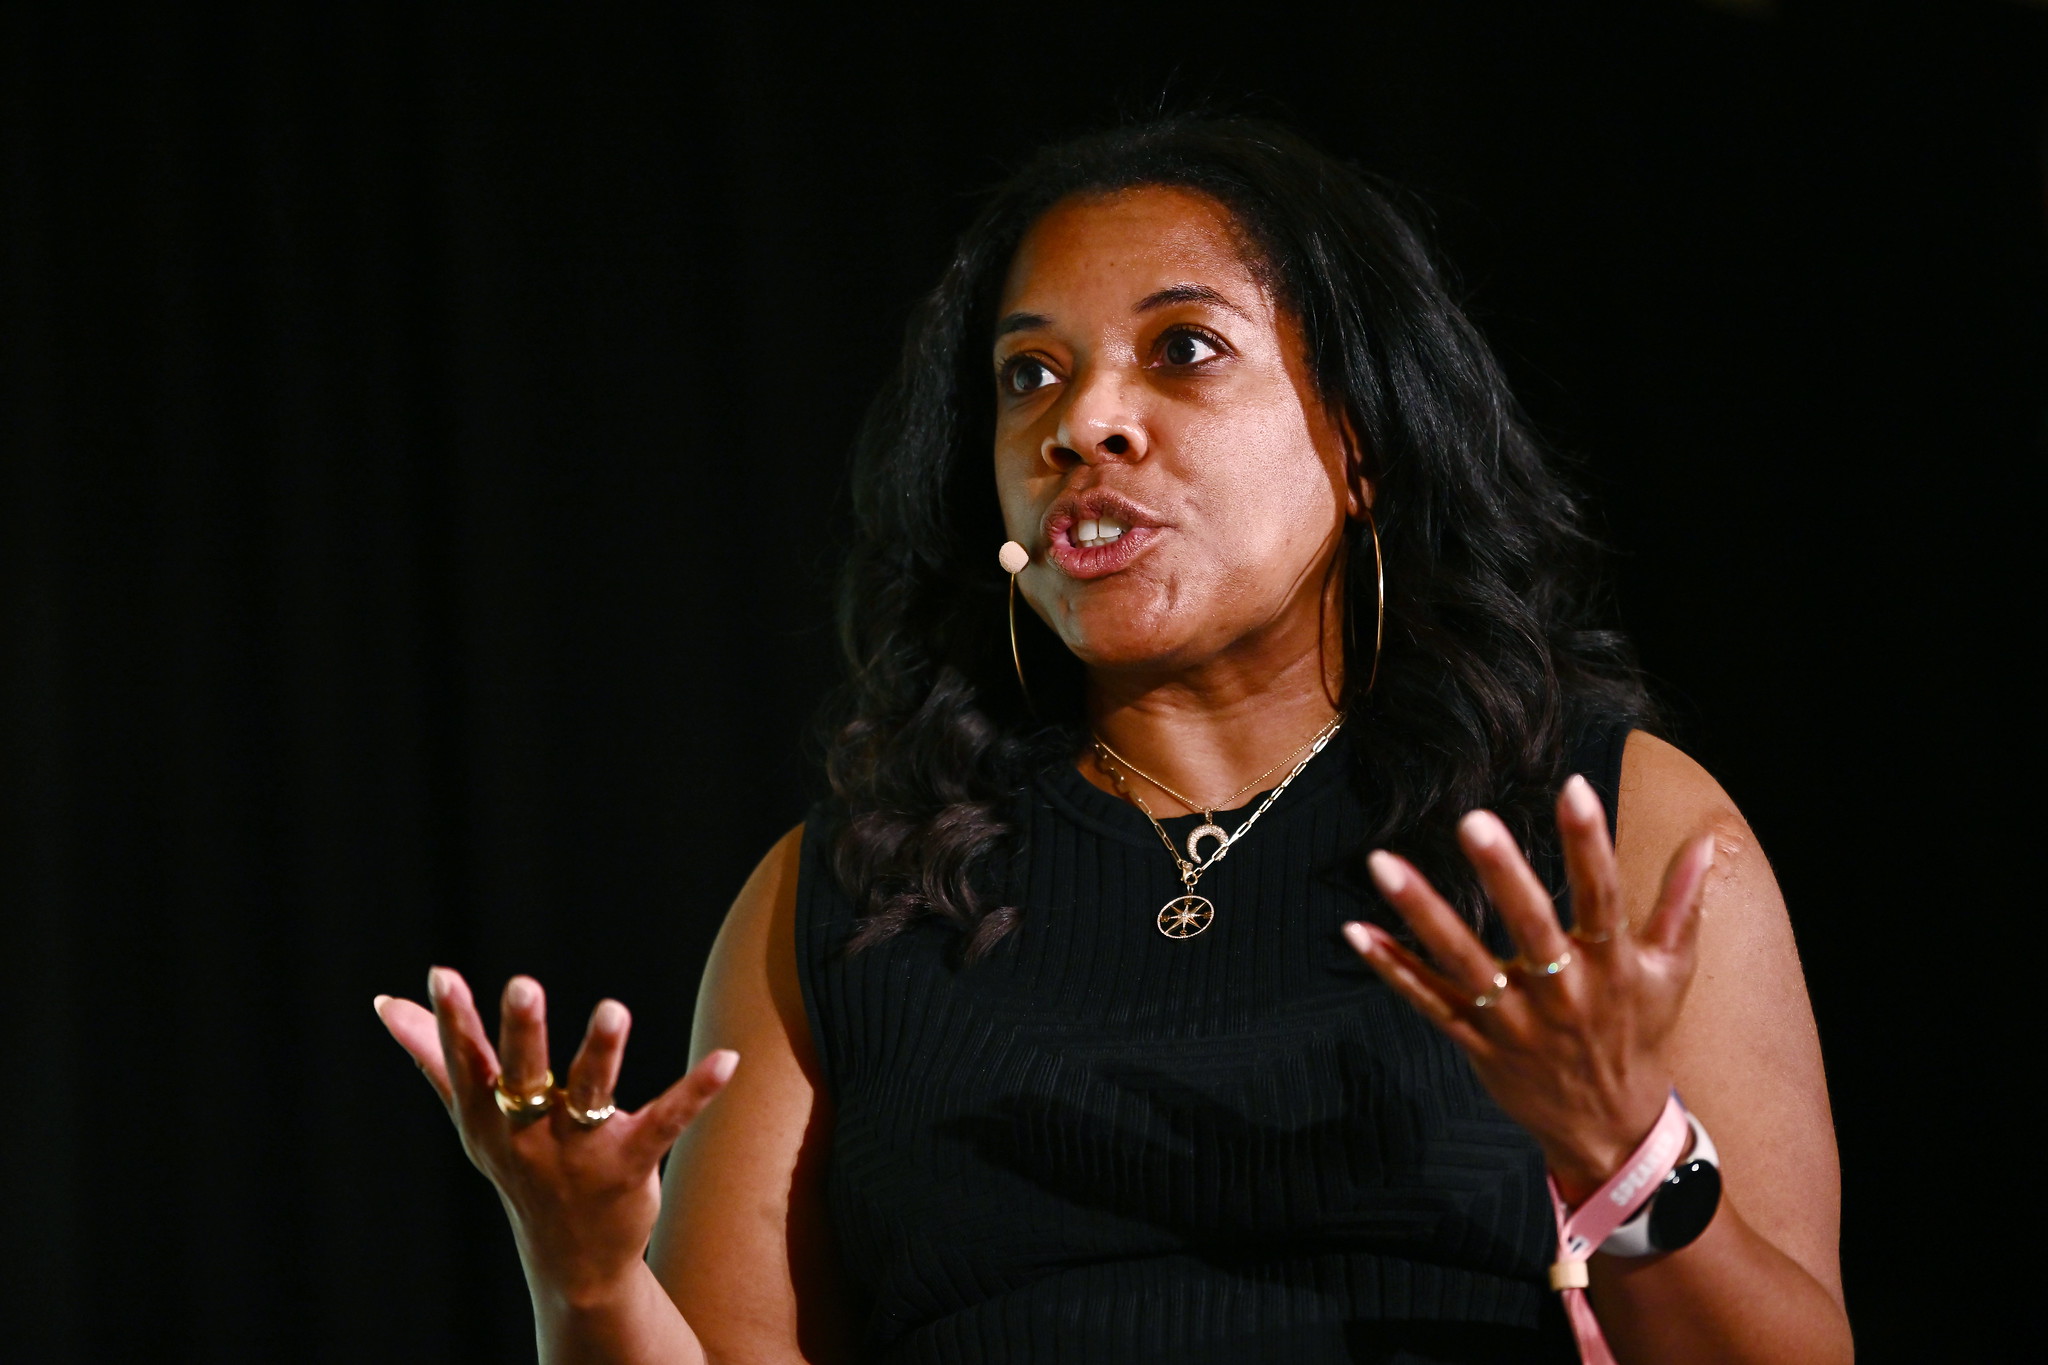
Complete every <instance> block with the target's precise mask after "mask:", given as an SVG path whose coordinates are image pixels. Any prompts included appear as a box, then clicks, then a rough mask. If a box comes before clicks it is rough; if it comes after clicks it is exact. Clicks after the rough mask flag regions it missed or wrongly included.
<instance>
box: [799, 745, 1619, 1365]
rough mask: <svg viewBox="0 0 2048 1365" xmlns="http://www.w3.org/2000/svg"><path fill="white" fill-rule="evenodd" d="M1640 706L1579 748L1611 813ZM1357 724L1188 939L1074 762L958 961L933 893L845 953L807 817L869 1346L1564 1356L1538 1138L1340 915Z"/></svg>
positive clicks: (1243, 1355)
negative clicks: (1009, 923)
mask: <svg viewBox="0 0 2048 1365" xmlns="http://www.w3.org/2000/svg"><path fill="white" fill-rule="evenodd" d="M1625 737H1626V730H1625V728H1609V729H1605V730H1601V731H1599V732H1597V733H1594V734H1592V735H1589V736H1588V741H1589V742H1587V743H1584V744H1581V745H1580V746H1579V749H1578V752H1577V753H1576V754H1575V766H1577V767H1578V768H1579V770H1580V771H1582V772H1584V773H1585V774H1586V776H1587V777H1588V779H1589V780H1591V781H1592V782H1593V783H1594V784H1595V786H1596V787H1597V788H1599V789H1600V792H1601V796H1602V798H1603V799H1604V800H1605V801H1606V803H1607V807H1608V810H1609V811H1610V819H1612V815H1611V812H1613V810H1614V808H1615V798H1614V792H1615V788H1616V785H1617V777H1618V773H1619V768H1620V762H1621V750H1622V744H1623V740H1624V739H1625ZM1344 741H1345V737H1344V735H1343V734H1342V733H1340V734H1339V736H1338V737H1337V739H1336V740H1334V741H1333V742H1332V743H1331V745H1330V746H1329V747H1328V748H1326V749H1325V750H1324V752H1323V753H1322V754H1320V755H1318V756H1317V757H1316V758H1315V759H1314V760H1312V761H1311V762H1310V763H1309V765H1308V767H1307V768H1306V769H1305V770H1303V772H1302V774H1301V776H1300V777H1298V778H1297V779H1296V780H1295V782H1294V784H1293V786H1291V787H1290V788H1288V790H1287V791H1286V792H1285V793H1284V794H1283V795H1282V796H1281V797H1280V799H1279V800H1278V801H1277V802H1276V803H1275V804H1274V805H1273V807H1272V809H1271V810H1269V811H1268V812H1267V813H1266V815H1265V816H1264V818H1263V819H1262V820H1261V821H1260V822H1259V824H1258V826H1257V827H1256V828H1255V829H1253V830H1252V831H1251V832H1250V833H1249V834H1248V835H1247V836H1246V837H1245V839H1244V841H1243V842H1242V843H1241V844H1239V845H1237V846H1236V847H1235V848H1233V849H1232V850H1231V853H1230V856H1229V857H1228V858H1226V859H1225V860H1224V861H1223V862H1221V863H1220V864H1218V865H1217V866H1216V867H1214V868H1213V869H1212V870H1211V871H1210V872H1209V873H1208V875H1207V876H1205V877H1204V878H1203V879H1202V883H1201V886H1200V888H1199V890H1200V892H1201V893H1202V894H1203V895H1206V896H1208V897H1209V898H1210V900H1211V901H1213V902H1214V903H1215V906H1216V917H1215V920H1214V922H1213V923H1212V924H1211V925H1210V926H1209V928H1208V929H1207V930H1206V931H1204V932H1203V933H1201V934H1199V935H1197V936H1195V937H1193V938H1188V939H1179V940H1176V939H1169V938H1166V937H1165V936H1163V935H1162V934H1161V933H1160V932H1159V929H1158V928H1157V926H1156V924H1155V922H1154V917H1155V915H1156V913H1157V911H1158V909H1159V907H1160V906H1161V905H1162V904H1164V903H1165V902H1166V901H1167V900H1169V899H1170V898H1172V897H1173V896H1175V895H1177V894H1179V891H1180V882H1179V878H1178V876H1177V875H1176V874H1175V871H1174V865H1173V862H1172V860H1171V859H1170V858H1169V857H1168V856H1167V853H1166V850H1165V849H1164V848H1163V847H1161V845H1160V843H1159V839H1158V836H1157V835H1156V834H1155V833H1154V832H1153V830H1152V827H1151V826H1150V825H1149V824H1148V823H1147V822H1146V820H1145V818H1144V816H1143V815H1141V814H1140V813H1139V812H1138V811H1136V810H1135V809H1133V808H1131V807H1130V806H1127V805H1126V804H1124V803H1123V802H1121V801H1119V800H1117V799H1116V798H1114V797H1111V796H1108V795H1106V794H1104V793H1103V792H1101V791H1099V790H1097V789H1096V788H1095V787H1093V786H1091V785H1089V783H1088V782H1087V780H1086V779H1084V778H1083V777H1081V775H1080V774H1079V773H1078V772H1075V771H1073V770H1072V769H1061V770H1060V771H1058V772H1055V773H1051V774H1048V775H1047V776H1045V777H1044V778H1042V779H1041V780H1040V781H1038V782H1037V783H1036V784H1035V785H1034V786H1033V787H1031V788H1030V789H1029V790H1027V791H1026V792H1024V793H1022V794H1021V795H1020V796H1019V797H1018V798H1017V807H1016V811H1017V819H1018V820H1019V822H1020V824H1021V826H1022V828H1023V830H1024V832H1025V838H1024V841H1023V844H1022V846H1021V847H1022V851H1021V853H1020V855H1019V856H1018V857H1017V858H1016V859H1015V861H1014V862H1013V863H1012V865H1011V866H1010V868H1009V871H1008V873H1007V878H1008V881H1007V886H1006V887H1005V890H1004V895H1005V899H1006V903H1008V904H1013V905H1017V906H1018V907H1020V909H1021V910H1022V917H1021V919H1020V921H1019V923H1018V926H1017V927H1016V928H1015V929H1014V930H1013V931H1012V932H1011V933H1010V934H1009V935H1008V936H1007V937H1006V938H1005V939H1004V940H1003V941H1002V942H1001V943H1000V944H999V945H998V947H997V948H996V949H995V951H994V952H993V953H992V954H991V955H990V956H988V957H987V958H985V959H984V960H982V961H981V962H978V963H976V964H975V965H973V966H971V967H966V968H959V967H956V966H954V965H952V964H953V949H954V947H955V944H956V942H957V937H958V936H957V932H956V931H954V930H952V929H949V928H947V927H945V926H942V925H939V924H936V923H930V922H927V923H923V924H920V925H918V926H916V927H914V928H912V929H911V930H909V931H908V932H906V933H904V934H901V935H899V936H897V937H896V938H894V939H891V940H889V941H887V942H885V943H883V944H881V945H880V946H877V947H875V948H871V949H869V950H867V951H865V952H862V953H860V954H857V955H854V956H851V957H848V956H847V955H845V954H844V953H843V952H842V951H841V947H842V945H843V944H844V942H845V940H846V938H847V936H848V934H849V933H850V931H851V927H852V922H853V909H852V905H851V903H850V901H849V900H848V898H847V897H846V896H845V895H844V894H843V893H842V892H841V891H840V889H839V888H838V887H837V886H836V885H835V883H834V880H833V878H832V876H831V874H830V872H829V871H828V869H827V865H826V850H825V849H824V848H823V847H822V846H821V841H820V840H819V839H814V838H812V837H809V834H808V832H807V836H806V838H805V841H804V852H803V870H802V873H801V876H800V879H799V882H798V891H797V898H798V911H797V914H798V952H799V955H800V958H801V961H800V963H799V968H800V972H801V977H802V982H803V989H804V999H805V1003H806V1006H807V1008H808V1009H809V1011H810V1016H811V1026H812V1029H813V1031H814V1033H815V1036H816V1039H817V1046H818V1052H819V1056H820V1058H821V1059H822V1062H823V1066H824V1070H825V1075H826V1079H827V1084H828V1086H829V1088H830V1090H831V1093H832V1098H833V1101H834V1106H835V1114H836V1117H835V1125H834V1130H833V1137H832V1151H831V1161H830V1173H829V1177H828V1192H829V1193H828V1197H829V1200H830V1206H831V1211H832V1217H833V1221H834V1224H835V1227H836V1228H837V1232H838V1236H839V1242H840V1250H841V1253H842V1255H843V1257H844V1260H845V1266H846V1272H847V1276H848V1279H849V1282H850V1283H851V1285H852V1286H853V1289H854V1291H855V1294H856V1296H857V1297H858V1298H859V1300H860V1301H861V1304H862V1307H863V1310H864V1313H865V1320H866V1346H867V1358H868V1359H871V1360H875V1361H884V1362H912V1361H931V1362H940V1361H943V1362H984V1361H986V1362H997V1361H1004V1362H1008V1361H1032V1362H1049V1361H1086V1362H1103V1363H1104V1365H1110V1363H1111V1362H1114V1365H1130V1363H1131V1362H1136V1361H1153V1360H1157V1361H1172V1362H1174V1363H1175V1365H1196V1363H1197V1362H1207V1361H1219V1362H1221V1361H1229V1362H1243V1361H1257V1360H1272V1361H1286V1362H1289V1363H1290V1365H1313V1363H1314V1362H1323V1361H1376V1362H1379V1361H1384V1362H1395V1361H1399V1362H1424V1361H1445V1362H1449V1361H1459V1362H1463V1361H1475V1362H1476V1361H1486V1362H1503V1361H1550V1360H1558V1361H1565V1360H1572V1359H1575V1355H1574V1353H1573V1351H1572V1348H1571V1344H1570V1337H1569V1333H1568V1332H1566V1331H1565V1329H1564V1327H1563V1319H1562V1316H1561V1315H1560V1314H1559V1313H1558V1311H1557V1309H1556V1305H1555V1303H1554V1302H1553V1300H1554V1298H1555V1296H1554V1295H1551V1294H1550V1293H1549V1292H1548V1291H1547V1290H1546V1288H1545V1285H1544V1273H1545V1268H1546V1266H1547V1265H1548V1263H1549V1261H1550V1260H1551V1259H1552V1256H1553V1244H1554V1240H1555V1234H1554V1231H1553V1228H1552V1223H1551V1216H1550V1210H1549V1205H1548V1200H1547V1196H1546V1193H1545V1189H1544V1179H1543V1163H1542V1158H1541V1156H1540V1154H1539V1152H1538V1151H1537V1148H1536V1146H1535V1144H1534V1142H1533V1141H1532V1140H1531V1139H1530V1138H1529V1137H1528V1135H1527V1134H1526V1133H1524V1132H1523V1130H1522V1129H1521V1128H1520V1127H1519V1126H1517V1125H1516V1124H1515V1123H1514V1122H1513V1121H1512V1120H1510V1119H1509V1118H1508V1117H1507V1116H1506V1115H1504V1114H1503V1113H1501V1111H1500V1110H1499V1109H1498V1108H1497V1107H1495V1105H1494V1104H1493V1102H1492V1101H1491V1100H1490V1099H1489V1098H1488V1097H1487V1095H1486V1093H1485V1091H1484V1090H1483V1089H1482V1088H1481V1087H1480V1085H1479V1083H1478V1081H1477V1080H1476V1079H1475V1078H1474V1076H1473V1074H1472V1071H1471V1068H1470V1067H1469V1066H1468V1065H1467V1063H1466V1062H1465V1059H1464V1057H1463V1056H1462V1054H1460V1053H1459V1051H1458V1049H1457V1048H1456V1047H1455V1045H1453V1044H1451V1043H1449V1042H1447V1041H1445V1040H1444V1039H1443V1038H1442V1037H1440V1036H1439V1035H1438V1034H1437V1033H1436V1031H1435V1030H1434V1029H1433V1028H1432V1027H1431V1026H1430V1025H1429V1024H1428V1023H1427V1022H1426V1021H1425V1020H1424V1019H1423V1018H1421V1017H1420V1016H1419V1015H1418V1014H1417V1013H1416V1012H1415V1011H1414V1010H1413V1009H1412V1008H1411V1007H1410V1006H1409V1005H1408V1004H1407V1003H1406V1002H1405V1001H1403V1000H1401V999H1400V998H1399V997H1398V996H1396V995H1394V994H1393V993H1392V992H1391V991H1390V990H1388V989H1387V988H1386V987H1385V986H1383V985H1382V984H1380V982H1379V980H1378V978H1377V977H1376V976H1374V974H1373V973H1372V971H1371V970H1370V969H1369V968H1367V967H1366V966H1365V965H1364V964H1363V963H1362V962H1360V961H1359V960H1358V958H1357V956H1356V955H1355V954H1354V953H1353V952H1352V951H1351V949H1350V948H1349V947H1348V946H1347V945H1346V944H1345V943H1344V941H1343V939H1342V938H1341V936H1340V934H1339V926H1340V925H1341V924H1343V923H1344V921H1346V920H1349V919H1356V918H1359V917H1360V915H1361V913H1362V911H1363V909H1364V905H1363V903H1362V901H1361V900H1360V898H1359V894H1358V893H1357V891H1356V890H1355V889H1346V883H1345V881H1344V879H1342V878H1340V877H1336V876H1333V875H1330V873H1329V869H1331V868H1332V867H1333V866H1335V865H1337V864H1339V863H1340V862H1341V860H1342V857H1343V855H1344V854H1345V853H1346V852H1347V851H1349V850H1351V849H1353V848H1355V847H1356V846H1357V844H1358V841H1359V840H1360V839H1361V838H1362V837H1363V834H1364V830H1363V810H1362V807H1361V805H1360V802H1359V800H1358V798H1357V797H1356V795H1355V794H1354V793H1353V791H1352V784H1351V782H1350V781H1349V780H1348V769H1349V766H1350V764H1349V758H1348V754H1347V751H1346V745H1345V742H1344ZM1256 804H1257V803H1256V801H1254V802H1252V803H1248V804H1247V805H1246V806H1245V807H1244V808H1243V809H1241V810H1240V811H1237V812H1234V813H1230V814H1226V815H1224V816H1222V817H1220V823H1222V824H1224V825H1225V826H1226V827H1227V828H1235V827H1236V823H1237V822H1238V821H1240V820H1242V819H1243V818H1244V816H1245V815H1246V814H1249V813H1250V811H1251V810H1253V809H1255V808H1256ZM823 823H824V822H823V821H821V820H815V819H814V820H813V821H811V822H810V824H809V825H808V826H807V831H808V830H815V829H818V828H820V827H821V825H822V824H823ZM1196 823H1198V817H1183V818H1181V819H1178V820H1172V821H1168V822H1167V826H1168V829H1169V830H1170V831H1171V832H1172V833H1173V834H1174V835H1175V837H1176V838H1177V839H1183V840H1184V839H1185V836H1186V834H1187V832H1188V831H1189V830H1190V829H1191V828H1192V827H1193V826H1194V825H1195V824H1196ZM1395 846H1396V847H1398V846H1399V845H1398V841H1396V842H1395ZM1546 864H1548V865H1547V866H1546ZM1539 868H1540V869H1541V870H1543V871H1544V872H1545V874H1546V877H1547V878H1548V879H1550V880H1552V881H1553V884H1555V880H1556V870H1555V860H1554V858H1545V859H1543V860H1541V862H1539Z"/></svg>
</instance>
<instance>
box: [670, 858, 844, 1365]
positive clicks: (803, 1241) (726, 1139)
mask: <svg viewBox="0 0 2048 1365" xmlns="http://www.w3.org/2000/svg"><path fill="white" fill-rule="evenodd" d="M802 839H803V830H802V827H801V826H799V827H798V828H796V829H793V830H791V831H790V832H789V833H788V834H787V835H785V836H784V837H783V839H782V840H781V841H780V842H779V843H777V844H776V845H775V847H774V848H773V849H771V850H769V853H768V856H767V857H766V858H764V859H762V861H761V865H760V866H759V867H758V868H756V869H755V871H754V875H753V876H752V877H751V878H749V879H748V881H747V884H746V887H745V888H744V889H743V890H742V891H741V892H740V895H739V899H738V900H737V901H736V902H735V903H734V905H733V908H732V913H731V914H730V915H729V916H727V918H726V922H725V927H724V928H723V929H722V930H720V932H719V935H718V941H717V943H716V944H714V945H713V947H712V950H711V958H710V961H709V962H708V963H707V964H706V965H705V969H704V985H703V988H702V990H701V991H700V992H699V994H698V997H697V1018H696V1026H695V1031H694V1035H693V1037H692V1043H691V1047H692V1052H693V1054H694V1055H696V1056H700V1057H701V1056H704V1055H706V1054H708V1053H709V1052H711V1051H713V1050H715V1049H719V1048H733V1049H735V1050H737V1051H738V1052H739V1054H740V1055H741V1056H742V1057H744V1058H746V1064H745V1065H744V1066H743V1067H741V1068H740V1071H739V1073H738V1074H737V1075H735V1076H734V1078H733V1081H732V1084H731V1085H729V1086H728V1087H727V1088H726V1090H725V1093H723V1094H722V1095H720V1096H719V1100H718V1103H717V1105H716V1106H714V1107H713V1108H711V1109H709V1110H707V1111H706V1112H705V1113H704V1115H703V1116H702V1117H701V1118H700V1119H699V1120H698V1121H697V1122H696V1123H694V1124H692V1125H691V1127H690V1130H689V1132H688V1133H686V1134H685V1135H684V1137H683V1140H682V1141H681V1142H679V1143H678V1144H677V1145H676V1149H675V1152H674V1153H673V1154H672V1155H671V1156H670V1158H669V1163H668V1172H667V1177H666V1181H665V1197H664V1199H663V1201H662V1212H661V1219H660V1222H659V1223H658V1224H657V1226H656V1228H655V1233H654V1241H653V1245H652V1248H651V1250H650V1256H649V1259H650V1261H651V1262H652V1264H653V1267H654V1273H655V1274H656V1275H657V1276H659V1278H660V1280H661V1283H662V1284H663V1285H664V1286H666V1288H667V1290H668V1292H669V1294H670V1295H672V1296H673V1297H674V1299H675V1302H676V1303H677V1304H678V1305H679V1306H680V1307H681V1309H682V1311H683V1314H684V1315H685V1316H686V1317H687V1318H688V1319H689V1320H690V1322H691V1323H692V1324H693V1325H694V1326H695V1327H696V1330H697V1334H698V1337H699V1338H700V1340H702V1342H703V1343H704V1349H705V1351H706V1353H707V1354H708V1356H709V1357H710V1359H711V1360H712V1362H714V1365H757V1363H759V1365H770V1363H771V1362H772V1365H789V1363H790V1362H796V1361H812V1362H831V1361H839V1360H845V1359H849V1358H850V1357H851V1354H852V1351H851V1346H850V1343H851V1341H852V1339H853V1338H852V1331H851V1329H850V1327H849V1319H848V1316H847V1314H846V1311H845V1309H844V1306H843V1292H842V1286H841V1283H840V1270H839V1259H838V1250H837V1247H836V1246H835V1245H834V1243H833V1240H832V1235H831V1225H830V1222H829V1219H828V1217H827V1214H826V1210H825V1204H824V1189H823V1177H824V1170H823V1157H824V1152H825V1149H826V1145H827V1139H828V1137H829V1134H830V1131H831V1112H830V1108H829V1105H828V1101H827V1099H826V1096H825V1092H824V1089H823V1086H822V1084H821V1083H820V1079H819V1071H818V1064H817V1058H816V1055H815V1049H814V1048H813V1046H812V1041H811V1030H810V1023H809V1020H808V1019H807V1017H806V1015H805V1013H804V1004H803V997H802V994H801V991H800V988H799V986H798V984H797V975H796V970H797V968H796V952H797V950H796V881H797V868H798V864H799V859H800V855H801V848H802Z"/></svg>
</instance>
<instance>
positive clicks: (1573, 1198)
mask: <svg viewBox="0 0 2048 1365" xmlns="http://www.w3.org/2000/svg"><path fill="white" fill-rule="evenodd" d="M1663 1108H1664V1098H1663V1094H1662V1093H1660V1094H1659V1095H1658V1096H1657V1098H1656V1099H1655V1101H1654V1102H1652V1103H1651V1104H1649V1105H1647V1106H1644V1107H1643V1112H1641V1113H1639V1114H1631V1115H1629V1116H1627V1117H1623V1118H1617V1119H1615V1120H1613V1121H1611V1122H1609V1123H1606V1124H1603V1125H1601V1127H1600V1128H1599V1129H1596V1130H1587V1131H1582V1132H1579V1133H1575V1134H1572V1135H1570V1137H1568V1138H1559V1139H1553V1140H1547V1141H1544V1142H1543V1143H1542V1147H1543V1162H1544V1165H1545V1166H1546V1167H1548V1168H1549V1171H1550V1178H1551V1180H1552V1181H1553V1182H1554V1183H1555V1184H1556V1185H1557V1192H1558V1194H1559V1195H1560V1196H1561V1197H1562V1198H1563V1199H1564V1202H1565V1204H1566V1205H1567V1206H1568V1207H1571V1208H1577V1207H1578V1206H1579V1205H1580V1204H1582V1203H1584V1202H1585V1201H1586V1200H1587V1199H1588V1198H1590V1197H1591V1196H1592V1195H1593V1193H1594V1192H1595V1191H1597V1190H1598V1189H1599V1188H1600V1187H1601V1186H1602V1185H1605V1184H1606V1183H1607V1182H1608V1181H1609V1180H1611V1179H1612V1178H1613V1177H1614V1174H1615V1172H1617V1171H1619V1170H1620V1169H1621V1168H1622V1166H1623V1165H1625V1164H1626V1163H1627V1162H1628V1160H1629V1158H1631V1157H1632V1156H1634V1155H1635V1153H1636V1151H1637V1149H1638V1148H1640V1147H1641V1146H1642V1145H1643V1142H1644V1140H1645V1139H1646V1138H1647V1137H1648V1136H1649V1135H1650V1131H1651V1130H1652V1129H1653V1128H1655V1127H1656V1126H1657V1119H1658V1116H1659V1115H1660V1114H1661V1113H1662V1112H1663Z"/></svg>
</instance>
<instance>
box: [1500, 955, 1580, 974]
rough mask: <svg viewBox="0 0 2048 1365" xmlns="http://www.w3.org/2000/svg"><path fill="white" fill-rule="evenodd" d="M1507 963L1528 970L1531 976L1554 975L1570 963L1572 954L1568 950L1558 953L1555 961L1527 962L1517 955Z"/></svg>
mask: <svg viewBox="0 0 2048 1365" xmlns="http://www.w3.org/2000/svg"><path fill="white" fill-rule="evenodd" d="M1508 965H1509V966H1510V967H1515V968H1518V969H1520V970H1521V971H1525V972H1528V973H1529V974H1530V975H1532V976H1556V975H1557V974H1558V973H1559V972H1561V971H1563V970H1564V969H1565V968H1567V967H1569V966H1571V965H1572V955H1571V954H1570V953H1568V952H1565V953H1559V954H1558V955H1557V960H1556V961H1555V962H1528V961H1525V960H1523V959H1522V958H1519V957H1518V958H1516V959H1515V960H1514V961H1513V962H1510V963H1509V964H1508Z"/></svg>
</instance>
